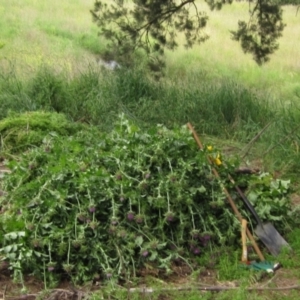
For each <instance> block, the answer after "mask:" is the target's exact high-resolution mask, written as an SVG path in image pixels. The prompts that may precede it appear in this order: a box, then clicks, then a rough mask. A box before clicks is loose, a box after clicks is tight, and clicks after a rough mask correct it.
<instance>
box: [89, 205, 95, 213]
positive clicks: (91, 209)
mask: <svg viewBox="0 0 300 300" xmlns="http://www.w3.org/2000/svg"><path fill="white" fill-rule="evenodd" d="M95 211H96V207H95V206H94V205H91V206H90V207H89V212H90V213H94V212H95Z"/></svg>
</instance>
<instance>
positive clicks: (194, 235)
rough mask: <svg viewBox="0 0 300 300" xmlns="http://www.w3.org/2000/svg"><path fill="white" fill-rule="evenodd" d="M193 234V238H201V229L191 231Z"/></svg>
mask: <svg viewBox="0 0 300 300" xmlns="http://www.w3.org/2000/svg"><path fill="white" fill-rule="evenodd" d="M191 236H192V238H193V239H197V238H199V236H200V232H199V230H197V229H194V230H192V231H191Z"/></svg>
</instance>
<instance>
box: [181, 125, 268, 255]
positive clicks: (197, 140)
mask: <svg viewBox="0 0 300 300" xmlns="http://www.w3.org/2000/svg"><path fill="white" fill-rule="evenodd" d="M187 126H188V128H189V129H190V131H191V132H192V133H193V136H194V139H195V141H196V143H197V145H198V147H199V148H200V149H203V145H202V143H201V141H200V139H199V137H198V135H197V133H196V131H195V129H194V127H193V126H192V124H191V123H187ZM208 161H209V162H210V163H211V165H213V162H212V161H211V159H210V158H209V157H208ZM212 172H213V173H214V175H215V177H216V178H218V179H220V175H219V173H218V171H217V170H216V169H215V168H214V167H212ZM221 187H222V189H223V192H224V194H225V195H226V197H227V200H228V202H229V204H230V206H231V208H232V210H233V211H234V213H235V215H236V216H237V218H238V219H239V221H240V222H242V219H243V217H242V215H241V214H240V212H239V211H238V209H237V207H236V205H235V203H234V201H233V199H232V198H231V196H230V194H229V192H228V190H227V189H226V188H225V187H224V185H223V184H222V185H221ZM246 233H247V236H248V238H249V240H250V241H251V243H252V245H253V248H254V249H255V252H256V253H257V255H258V257H259V259H260V260H261V261H265V258H264V256H263V254H262V253H261V251H260V249H259V247H258V245H257V243H256V241H255V239H254V237H253V235H252V233H251V232H250V230H249V229H248V228H247V229H246Z"/></svg>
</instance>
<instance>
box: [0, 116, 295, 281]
mask: <svg viewBox="0 0 300 300" xmlns="http://www.w3.org/2000/svg"><path fill="white" fill-rule="evenodd" d="M207 156H210V157H211V158H212V159H213V160H214V161H215V162H216V165H215V167H217V168H218V170H219V173H220V174H221V178H223V179H220V180H217V179H216V178H215V177H214V176H213V175H212V172H211V165H210V164H209V163H208V160H207ZM225 160H226V159H225V158H224V157H222V155H221V153H220V152H219V151H218V150H217V149H215V148H214V147H213V146H211V145H205V149H204V150H203V151H199V150H198V148H197V146H196V144H195V142H194V140H193V138H192V136H191V133H190V132H189V131H188V129H187V127H186V126H183V127H178V128H176V129H174V130H168V129H167V128H166V127H164V126H162V125H158V126H156V127H152V128H151V129H149V130H147V131H146V130H141V129H140V128H139V127H138V126H136V125H135V124H134V123H132V122H130V121H129V120H128V119H126V118H124V116H121V117H120V118H119V119H118V122H117V123H116V125H115V127H114V129H113V130H112V131H111V132H110V133H99V131H98V130H97V129H95V128H93V127H91V128H90V129H89V130H84V131H80V132H77V133H75V134H74V135H73V136H70V137H65V136H60V135H47V136H45V138H44V139H43V143H42V145H41V146H40V147H35V148H31V149H30V150H28V151H27V152H26V153H24V154H23V155H22V156H21V157H20V158H19V160H18V161H12V162H10V164H9V166H10V168H11V170H12V174H10V175H9V176H7V177H5V178H4V182H3V189H4V193H3V195H2V197H0V199H1V200H0V201H1V202H0V206H1V207H2V211H3V213H2V216H1V224H0V226H1V227H0V230H1V233H2V234H1V236H2V240H0V243H1V247H2V248H1V250H0V251H1V254H2V255H3V257H4V258H5V260H6V261H7V262H8V263H9V264H10V268H11V269H12V270H14V275H15V276H19V277H20V278H22V274H23V273H24V272H31V273H33V274H35V275H36V276H39V277H42V278H44V280H45V281H46V282H47V283H48V284H53V283H55V282H56V281H57V280H60V279H61V277H62V276H69V277H71V278H72V280H74V282H86V281H88V280H93V279H95V280H98V279H99V278H101V279H102V280H106V279H114V278H115V279H124V280H127V279H129V278H131V277H132V276H137V275H138V273H139V270H140V269H141V268H142V267H144V266H145V265H148V266H150V265H151V266H152V267H155V268H157V269H158V270H161V271H162V272H164V273H167V274H169V273H171V272H172V265H173V264H185V265H188V266H189V267H190V268H191V270H192V269H193V268H194V267H195V266H197V263H199V259H200V258H201V256H202V255H203V254H205V253H208V252H213V249H214V247H215V246H220V245H221V246H226V245H235V246H238V247H240V245H239V236H240V233H239V232H240V224H239V222H238V221H237V219H236V218H235V217H234V215H233V213H232V211H231V209H230V207H229V206H228V205H227V202H226V199H225V197H224V194H223V193H222V190H221V188H220V185H221V183H222V184H225V185H227V186H228V188H230V186H229V185H228V183H227V181H226V178H227V174H228V173H232V174H233V169H235V168H236V167H237V166H238V161H237V160H236V159H231V160H226V166H227V167H225V166H224V161H225ZM233 176H234V174H233ZM251 176H254V175H251ZM236 180H238V178H236ZM248 180H249V182H252V183H251V186H252V190H251V191H252V194H251V197H252V198H251V199H253V200H254V201H253V204H254V205H255V207H257V208H259V210H258V212H259V214H260V216H261V217H262V218H263V219H266V218H268V219H269V220H270V218H271V220H273V221H274V224H276V226H281V227H283V226H284V224H285V222H286V219H287V215H288V212H289V210H290V205H289V200H288V197H287V194H288V191H289V187H288V183H287V182H282V181H280V180H277V181H275V182H274V180H273V179H271V177H270V176H269V175H267V174H262V175H261V176H260V177H258V176H254V177H249V178H248ZM264 195H265V196H264ZM266 195H267V196H266ZM255 200H259V201H255ZM270 203H271V204H270ZM238 205H239V207H240V209H242V207H241V204H240V203H238ZM242 210H243V209H242ZM249 222H251V220H249Z"/></svg>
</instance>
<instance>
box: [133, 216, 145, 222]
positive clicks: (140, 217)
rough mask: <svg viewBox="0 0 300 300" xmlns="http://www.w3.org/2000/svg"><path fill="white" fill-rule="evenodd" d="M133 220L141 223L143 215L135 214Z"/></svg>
mask: <svg viewBox="0 0 300 300" xmlns="http://www.w3.org/2000/svg"><path fill="white" fill-rule="evenodd" d="M135 221H136V222H137V223H138V224H142V223H143V221H144V217H143V215H140V214H139V215H136V216H135Z"/></svg>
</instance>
